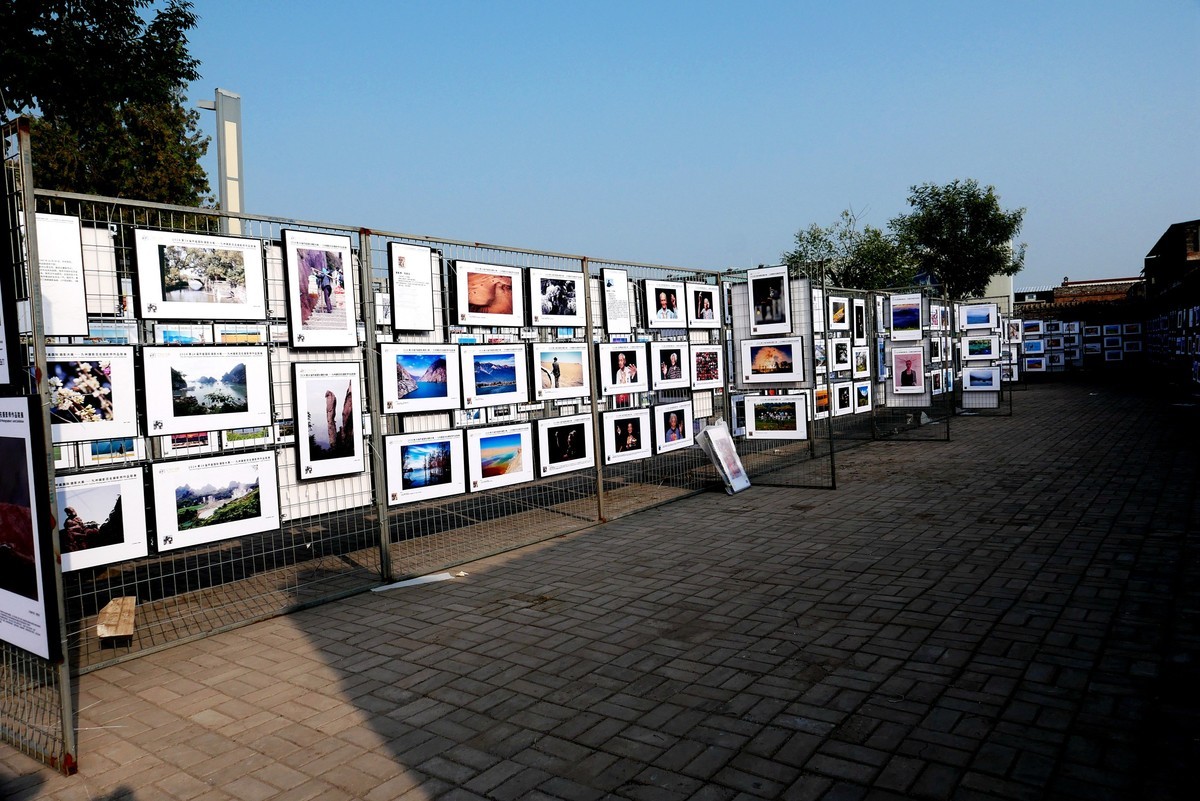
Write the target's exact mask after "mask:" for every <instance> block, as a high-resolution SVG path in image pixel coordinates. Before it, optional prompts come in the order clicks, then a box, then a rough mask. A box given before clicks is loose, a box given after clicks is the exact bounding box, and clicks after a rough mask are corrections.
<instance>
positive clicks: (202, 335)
mask: <svg viewBox="0 0 1200 801" xmlns="http://www.w3.org/2000/svg"><path fill="white" fill-rule="evenodd" d="M154 341H155V342H157V343H158V344H160V345H211V344H213V327H212V326H211V325H201V324H199V323H190V324H188V323H183V324H181V323H155V324H154Z"/></svg>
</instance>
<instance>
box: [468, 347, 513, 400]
mask: <svg viewBox="0 0 1200 801" xmlns="http://www.w3.org/2000/svg"><path fill="white" fill-rule="evenodd" d="M459 359H460V362H461V365H462V384H463V405H464V406H466V407H468V408H476V409H477V408H480V407H485V406H501V405H504V404H508V403H526V402H527V401H528V400H529V367H528V364H527V355H526V348H525V345H524V344H523V343H520V342H508V343H499V344H494V345H462V346H460V348H459Z"/></svg>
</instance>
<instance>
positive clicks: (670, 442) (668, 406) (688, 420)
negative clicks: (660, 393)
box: [651, 400, 695, 453]
mask: <svg viewBox="0 0 1200 801" xmlns="http://www.w3.org/2000/svg"><path fill="white" fill-rule="evenodd" d="M651 414H652V415H653V421H654V425H653V428H654V452H655V453H669V452H670V451H676V450H681V449H683V448H690V447H691V446H692V445H693V444H695V443H694V441H693V439H692V402H691V401H690V400H687V401H676V402H674V403H661V404H659V405H658V406H655V407H654V408H653V409H651Z"/></svg>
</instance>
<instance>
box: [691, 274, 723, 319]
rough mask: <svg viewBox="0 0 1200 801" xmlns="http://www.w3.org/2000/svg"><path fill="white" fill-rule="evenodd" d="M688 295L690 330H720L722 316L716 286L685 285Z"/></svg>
mask: <svg viewBox="0 0 1200 801" xmlns="http://www.w3.org/2000/svg"><path fill="white" fill-rule="evenodd" d="M683 289H684V293H685V294H686V295H687V321H688V328H719V327H720V326H721V315H720V314H719V313H718V310H719V308H720V303H719V301H718V298H719V295H718V294H717V293H718V287H717V286H716V285H715V284H694V283H690V282H687V283H684V285H683Z"/></svg>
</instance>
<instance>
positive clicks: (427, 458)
mask: <svg viewBox="0 0 1200 801" xmlns="http://www.w3.org/2000/svg"><path fill="white" fill-rule="evenodd" d="M383 449H384V459H385V464H386V465H387V498H388V501H387V502H388V506H399V505H400V504H404V503H413V502H414V501H427V500H431V499H433V498H445V497H447V496H450V495H461V494H462V493H464V492H466V491H467V474H466V468H465V464H464V463H463V432H462V431H422V432H420V433H416V434H393V435H391V436H387V437H384V438H383Z"/></svg>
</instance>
